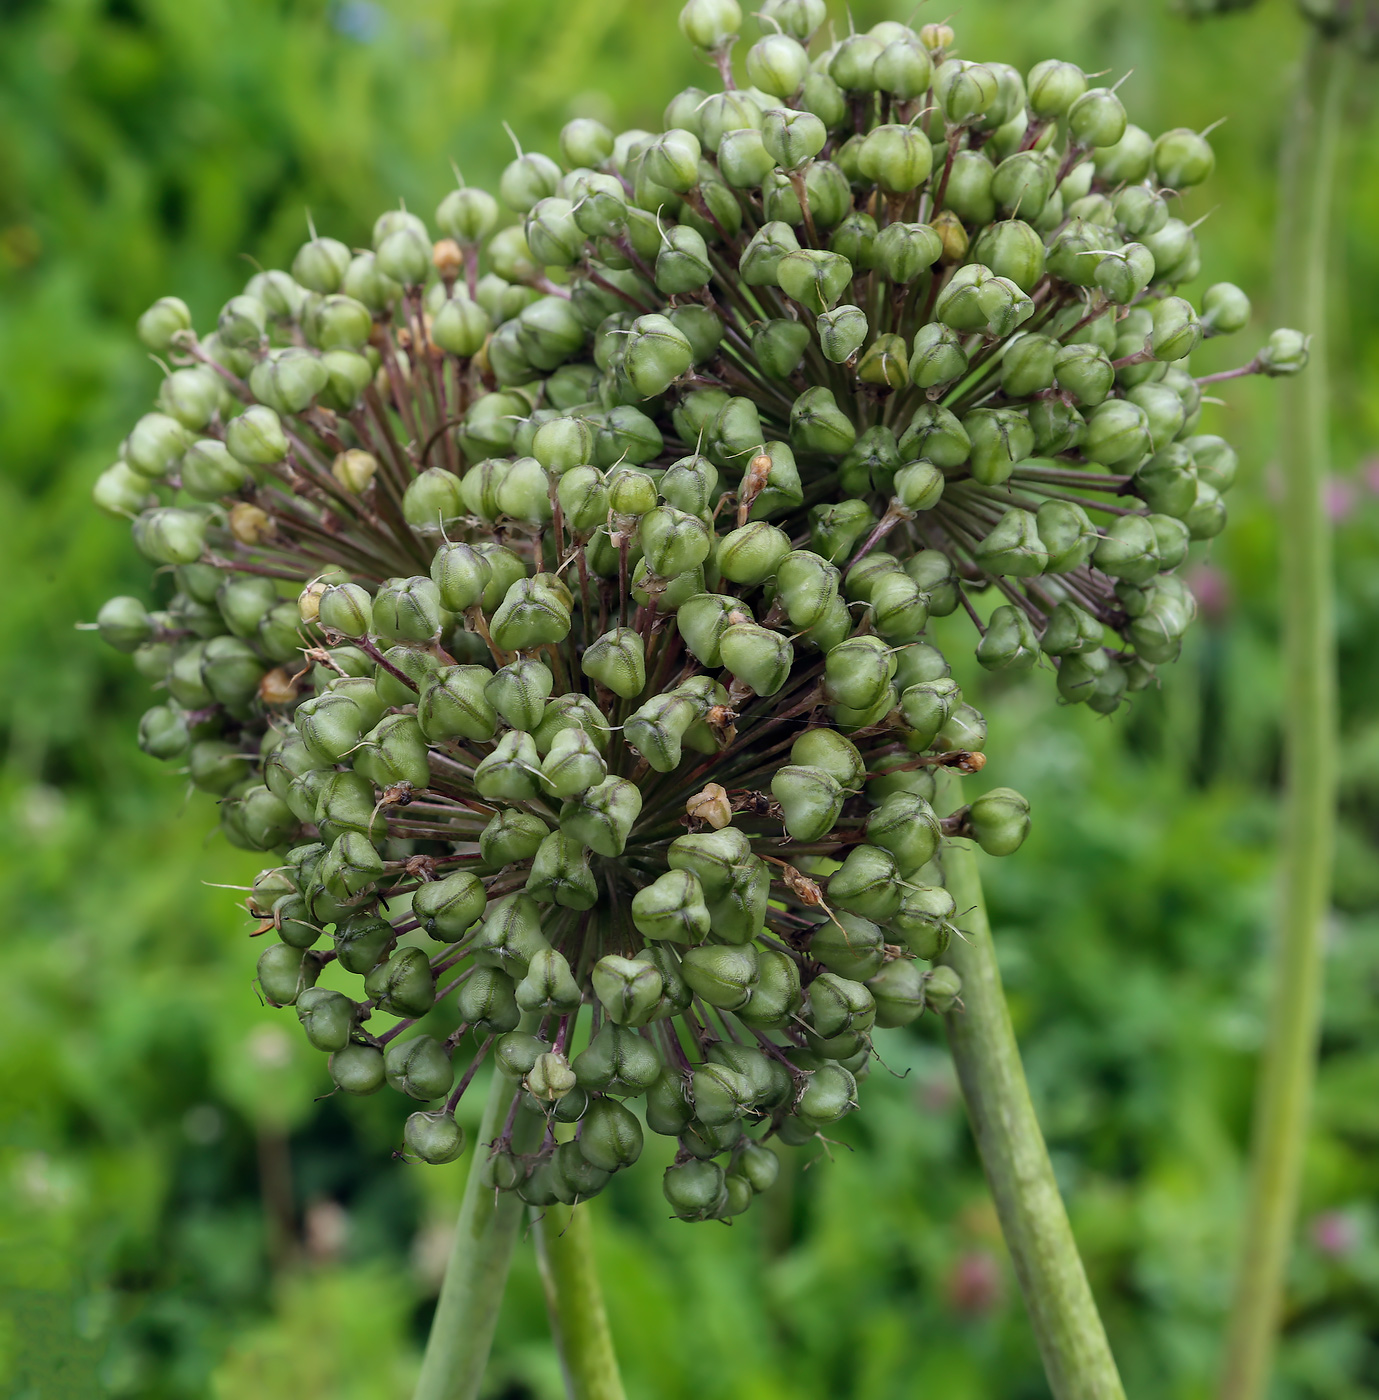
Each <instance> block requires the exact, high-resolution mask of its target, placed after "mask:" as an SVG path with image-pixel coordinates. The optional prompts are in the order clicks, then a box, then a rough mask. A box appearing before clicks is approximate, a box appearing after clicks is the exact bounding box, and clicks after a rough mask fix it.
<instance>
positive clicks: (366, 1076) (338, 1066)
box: [328, 1045, 385, 1095]
mask: <svg viewBox="0 0 1379 1400" xmlns="http://www.w3.org/2000/svg"><path fill="white" fill-rule="evenodd" d="M328 1064H329V1068H330V1077H331V1078H332V1079H333V1080H334V1081H335V1084H336V1087H337V1088H340V1089H343V1090H344V1091H345V1093H347V1094H359V1095H363V1094H374V1093H377V1092H378V1090H380V1089H381V1088H382V1087H383V1082H384V1077H385V1071H384V1067H383V1052H382V1051H381V1050H376V1049H375V1048H374V1047H373V1046H372V1045H346V1046H345V1047H344V1048H343V1049H341V1050H337V1051H336V1052H335V1053H334V1054H333V1055H332V1056H331V1057H330V1060H329V1062H328Z"/></svg>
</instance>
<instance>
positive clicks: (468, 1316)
mask: <svg viewBox="0 0 1379 1400" xmlns="http://www.w3.org/2000/svg"><path fill="white" fill-rule="evenodd" d="M518 1092H519V1089H518V1086H517V1085H516V1084H514V1083H513V1081H512V1080H510V1079H505V1078H504V1077H503V1076H502V1075H500V1074H495V1075H494V1076H493V1087H492V1088H491V1089H490V1090H489V1095H488V1103H487V1104H486V1105H485V1106H484V1116H483V1121H482V1123H480V1125H479V1135H478V1139H477V1141H476V1143H475V1147H474V1160H473V1162H472V1163H471V1165H470V1168H469V1179H468V1181H466V1182H465V1188H464V1199H463V1201H462V1202H461V1203H460V1218H459V1221H458V1222H457V1224H456V1226H455V1243H454V1245H453V1247H452V1248H451V1251H450V1262H449V1264H447V1265H446V1269H445V1281H444V1283H442V1285H441V1294H440V1299H439V1301H438V1302H437V1304H436V1316H435V1319H434V1320H433V1321H432V1323H431V1335H430V1337H429V1338H428V1339H427V1342H426V1355H425V1356H424V1357H423V1358H422V1363H421V1376H420V1377H419V1378H418V1380H417V1388H416V1391H415V1392H414V1400H474V1397H475V1396H477V1395H478V1393H479V1386H480V1384H481V1383H482V1381H483V1378H484V1368H485V1367H486V1366H487V1365H488V1354H489V1349H490V1348H491V1347H492V1345H493V1333H494V1329H495V1328H496V1327H497V1325H498V1309H499V1307H500V1306H501V1304H502V1301H503V1289H504V1287H505V1285H506V1284H507V1277H508V1265H509V1264H510V1263H511V1262H512V1250H513V1246H514V1245H515V1244H516V1243H517V1236H518V1233H519V1232H520V1230H521V1228H522V1213H523V1209H524V1207H523V1204H522V1202H521V1200H520V1199H519V1198H518V1196H517V1194H516V1193H515V1192H512V1191H503V1192H497V1191H495V1190H494V1189H493V1187H492V1186H488V1185H485V1184H484V1164H485V1161H486V1159H487V1156H488V1144H489V1143H490V1142H492V1141H493V1140H494V1138H496V1137H497V1136H498V1135H499V1133H500V1132H501V1131H502V1128H503V1124H504V1123H505V1122H506V1120H507V1116H508V1112H509V1110H510V1109H511V1107H512V1101H513V1098H514V1097H515V1096H516V1094H517V1093H518ZM543 1129H544V1124H543V1122H542V1120H541V1118H540V1117H539V1116H537V1115H536V1114H534V1113H529V1112H528V1111H527V1110H525V1109H519V1110H518V1112H517V1117H516V1119H515V1121H514V1123H513V1137H512V1143H513V1148H514V1149H515V1150H516V1151H518V1152H530V1151H533V1150H534V1149H535V1148H536V1146H537V1145H538V1144H539V1143H540V1141H541V1134H542V1131H543Z"/></svg>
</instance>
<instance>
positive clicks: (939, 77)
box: [934, 58, 1000, 126]
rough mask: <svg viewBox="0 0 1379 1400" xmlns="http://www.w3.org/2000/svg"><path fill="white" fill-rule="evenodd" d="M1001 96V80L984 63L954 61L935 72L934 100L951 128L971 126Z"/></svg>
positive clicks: (949, 61) (941, 66) (953, 59)
mask: <svg viewBox="0 0 1379 1400" xmlns="http://www.w3.org/2000/svg"><path fill="white" fill-rule="evenodd" d="M999 95H1000V82H999V79H998V78H997V75H996V73H995V72H994V71H993V70H992V69H991V68H989V67H988V66H987V65H986V64H984V63H967V62H965V61H963V60H962V59H956V58H950V59H948V60H947V62H945V63H940V64H939V66H938V67H937V68H936V69H935V70H934V97H935V98H936V99H937V101H938V103H939V106H940V107H941V108H942V109H943V116H944V120H945V121H946V122H947V123H948V124H949V125H950V126H964V125H970V124H971V123H972V122H974V121H976V120H977V119H978V118H979V117H981V116H982V114H983V113H984V112H986V111H987V109H988V108H990V107H991V106H992V104H993V103H994V102H995V101H996V100H997V98H998V96H999Z"/></svg>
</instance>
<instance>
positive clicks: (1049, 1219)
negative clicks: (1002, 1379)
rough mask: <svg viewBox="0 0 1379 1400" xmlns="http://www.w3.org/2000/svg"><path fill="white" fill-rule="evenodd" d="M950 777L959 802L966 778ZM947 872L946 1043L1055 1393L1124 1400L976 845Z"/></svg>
mask: <svg viewBox="0 0 1379 1400" xmlns="http://www.w3.org/2000/svg"><path fill="white" fill-rule="evenodd" d="M949 781H950V783H951V788H950V795H951V796H952V797H953V798H954V801H953V803H952V805H954V806H955V805H958V801H957V791H958V788H959V781H958V779H956V778H951V779H949ZM943 872H944V878H945V880H946V882H947V886H948V889H949V891H950V892H951V894H952V895H953V898H954V899H955V900H956V901H957V906H958V910H959V917H958V919H957V923H958V927H959V929H960V930H961V931H962V934H963V936H962V937H961V938H954V939H953V942H952V944H951V946H950V947H949V949H948V952H947V953H946V954H945V955H944V958H943V961H944V962H946V963H947V964H948V965H949V966H950V967H952V968H953V969H954V970H955V971H956V972H957V973H958V975H959V976H960V977H961V978H962V1006H961V1007H960V1008H955V1009H954V1010H953V1011H951V1012H949V1013H948V1015H947V1016H946V1017H945V1020H946V1022H947V1029H948V1043H949V1045H950V1046H951V1048H952V1052H953V1061H954V1064H955V1065H956V1066H957V1071H958V1079H959V1081H960V1083H961V1084H962V1092H963V1097H964V1098H965V1099H966V1101H967V1114H968V1118H969V1119H970V1121H971V1123H972V1131H973V1134H974V1135H975V1137H976V1139H977V1149H978V1151H979V1152H980V1153H981V1158H982V1166H983V1167H984V1168H985V1170H986V1179H987V1182H988V1184H989V1185H990V1187H991V1194H992V1196H993V1197H994V1198H995V1202H996V1211H997V1214H998V1216H999V1217H1000V1221H1001V1230H1002V1232H1003V1233H1004V1235H1005V1240H1006V1245H1007V1247H1008V1248H1009V1250H1010V1255H1011V1259H1012V1260H1013V1261H1014V1264H1015V1273H1016V1276H1017V1277H1018V1278H1019V1280H1020V1288H1021V1291H1022V1292H1023V1293H1024V1296H1025V1306H1026V1308H1027V1309H1028V1310H1029V1318H1030V1323H1031V1324H1032V1326H1033V1328H1034V1335H1035V1339H1036V1340H1037V1342H1038V1344H1039V1354H1040V1356H1041V1357H1042V1358H1043V1361H1044V1370H1045V1373H1046V1374H1047V1376H1048V1380H1049V1388H1050V1389H1051V1390H1052V1391H1053V1394H1054V1397H1055V1400H1124V1396H1125V1391H1124V1389H1123V1388H1122V1386H1121V1383H1120V1376H1119V1374H1118V1373H1117V1371H1116V1363H1115V1360H1114V1359H1113V1357H1112V1356H1111V1348H1110V1345H1109V1343H1108V1342H1107V1340H1106V1330H1105V1328H1104V1327H1103V1326H1102V1323H1101V1317H1100V1315H1099V1314H1098V1312H1097V1307H1096V1302H1095V1301H1094V1299H1093V1298H1092V1290H1091V1287H1090V1285H1089V1284H1088V1282H1087V1274H1086V1271H1085V1270H1084V1269H1083V1267H1082V1259H1081V1256H1080V1255H1079V1254H1078V1252H1077V1243H1076V1241H1075V1240H1074V1239H1073V1232H1072V1226H1071V1225H1070V1224H1069V1223H1068V1213H1067V1211H1066V1209H1065V1208H1064V1206H1063V1198H1062V1197H1061V1196H1060V1195H1059V1193H1058V1183H1057V1182H1056V1181H1055V1180H1054V1175H1053V1167H1052V1165H1051V1163H1050V1162H1049V1152H1048V1148H1047V1147H1046V1146H1045V1144H1044V1136H1043V1134H1042V1133H1041V1132H1040V1130H1039V1120H1038V1119H1037V1118H1036V1117H1035V1114H1034V1105H1033V1104H1032V1103H1031V1102H1030V1097H1029V1086H1028V1085H1027V1084H1026V1082H1025V1071H1024V1067H1023V1066H1022V1065H1021V1063H1020V1051H1019V1047H1018V1046H1017V1045H1016V1043H1015V1030H1014V1027H1013V1026H1012V1025H1011V1022H1010V1011H1009V1009H1008V1008H1007V1006H1006V1000H1005V992H1004V990H1003V988H1002V986H1001V974H1000V970H999V969H998V968H997V966H996V953H995V949H994V947H993V946H992V942H991V927H990V924H989V923H988V922H987V916H986V902H985V900H984V898H983V896H982V884H981V876H980V874H979V872H978V869H977V853H976V850H975V848H973V847H972V846H971V845H970V844H969V843H967V842H965V841H961V842H953V843H950V844H948V845H945V847H944V849H943Z"/></svg>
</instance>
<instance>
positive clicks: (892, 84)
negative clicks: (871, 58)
mask: <svg viewBox="0 0 1379 1400" xmlns="http://www.w3.org/2000/svg"><path fill="white" fill-rule="evenodd" d="M872 76H873V77H874V78H875V79H876V85H877V87H878V88H880V90H881V91H882V92H888V93H890V94H891V95H892V96H893V97H898V98H900V99H901V100H902V101H912V100H913V99H914V98H916V97H919V96H921V95H922V94H923V93H924V91H925V90H926V89H927V88H928V86H929V84H930V83H931V82H932V80H933V65H932V64H931V63H930V61H929V55H928V53H927V52H926V51H925V49H924V46H923V45H922V44H919V43H917V42H916V41H915V38H914V35H913V34H908V33H907V34H905V35H903V36H900V37H897V38H896V39H893V40H892V41H891V42H890V43H889V44H887V45H886V47H885V48H884V49H882V51H881V55H880V57H879V58H877V60H876V66H875V67H874V68H873V70H872Z"/></svg>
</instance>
